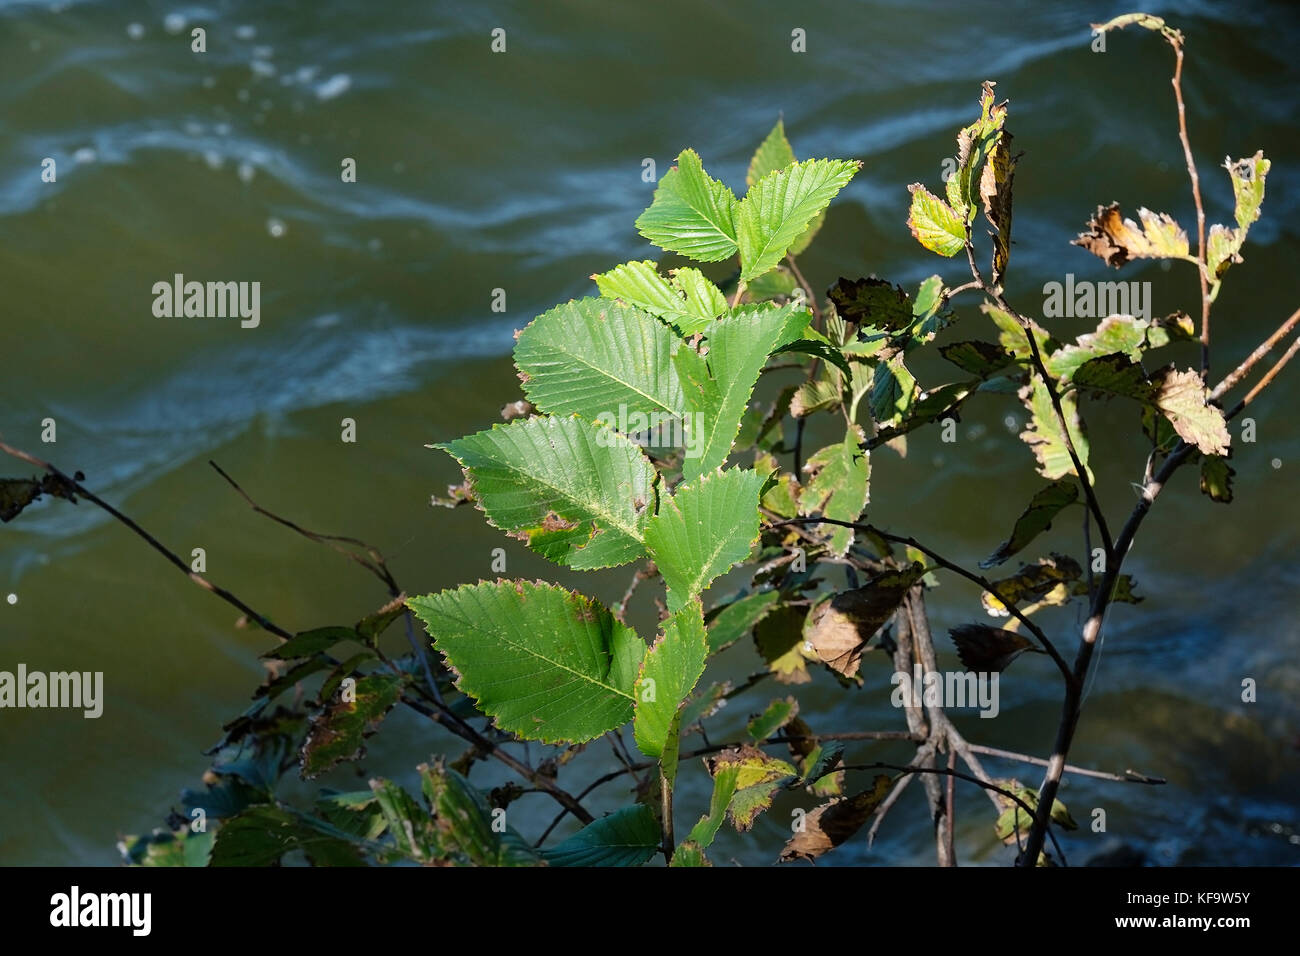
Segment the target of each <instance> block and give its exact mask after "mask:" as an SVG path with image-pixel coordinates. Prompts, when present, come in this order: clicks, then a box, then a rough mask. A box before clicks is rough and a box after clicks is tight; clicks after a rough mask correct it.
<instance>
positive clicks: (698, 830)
mask: <svg viewBox="0 0 1300 956" xmlns="http://www.w3.org/2000/svg"><path fill="white" fill-rule="evenodd" d="M739 778H740V768H739V767H737V766H724V767H722V768H721V769H720V770H719V771H718V772H717V773H716V774H715V775H714V777H713V796H712V797H711V798H710V799H709V812H708V813H707V814H706V815H705V816H702V817H700V822H699V823H697V824H695V826H693V827H691V832H690V835H689V836H687V838H686V839H687V841H688V842H690V843H694V844H695V845H696V846H699V847H700V848H702V849H707V848H708V847H709V846H710V845H712V843H713V838H714V837H716V836H717V835H718V830H719V829H720V828H721V827H722V822H723V820H725V819H726V816H727V807H729V806H730V805H731V798H732V796H734V795H735V793H736V781H737V780H738V779H739Z"/></svg>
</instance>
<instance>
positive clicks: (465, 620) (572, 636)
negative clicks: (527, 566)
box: [408, 581, 645, 743]
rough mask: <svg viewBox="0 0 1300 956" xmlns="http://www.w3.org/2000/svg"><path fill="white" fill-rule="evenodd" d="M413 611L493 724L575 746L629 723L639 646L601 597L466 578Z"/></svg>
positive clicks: (417, 601) (415, 604)
mask: <svg viewBox="0 0 1300 956" xmlns="http://www.w3.org/2000/svg"><path fill="white" fill-rule="evenodd" d="M408 603H409V605H410V607H411V610H412V611H414V612H415V614H416V616H417V617H419V618H420V620H422V621H423V622H424V624H425V627H426V628H428V631H429V634H430V635H432V637H433V639H434V647H436V648H437V649H438V650H439V651H441V652H442V654H443V655H444V656H445V657H446V658H447V661H448V663H449V664H450V665H451V667H452V668H453V669H454V670H455V672H456V674H457V681H456V686H457V687H458V688H460V690H461V691H462V692H463V693H466V694H468V695H470V696H471V697H473V698H474V699H475V700H476V701H477V702H478V706H479V709H481V710H482V711H483V712H484V713H485V714H489V715H490V716H492V717H495V718H496V723H497V726H499V727H500V728H501V729H502V730H505V731H507V732H509V733H514V734H518V735H519V736H520V737H523V738H525V739H527V740H541V741H545V742H547V743H561V742H567V743H582V742H584V741H587V740H591V739H592V738H594V737H599V736H600V735H601V734H603V733H605V732H606V731H609V730H613V729H614V728H616V727H621V726H622V725H623V724H625V723H627V722H628V721H629V720H631V719H632V701H633V697H632V685H633V683H634V682H635V680H636V675H637V670H638V668H639V667H640V665H641V658H642V656H643V655H644V654H645V643H644V642H643V641H642V640H641V639H640V638H639V637H638V636H637V634H636V632H635V631H634V630H632V629H631V628H629V627H627V626H626V625H625V624H623V623H622V622H621V621H619V620H618V619H617V618H615V617H614V616H613V615H612V614H610V613H609V611H608V610H606V609H605V608H604V607H603V606H602V605H601V604H600V603H599V602H597V601H595V600H592V599H591V598H586V597H583V596H582V595H580V594H575V593H573V592H571V591H567V590H565V589H564V588H562V587H559V586H558V585H553V584H541V583H539V584H532V583H529V582H527V581H498V582H496V583H494V584H492V583H488V582H482V583H479V584H466V585H463V586H462V587H459V588H457V589H455V590H454V591H442V592H440V593H438V594H430V595H428V596H426V597H420V598H412V599H411V600H410V601H409V602H408Z"/></svg>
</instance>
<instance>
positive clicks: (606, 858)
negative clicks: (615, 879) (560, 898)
mask: <svg viewBox="0 0 1300 956" xmlns="http://www.w3.org/2000/svg"><path fill="white" fill-rule="evenodd" d="M660 839H661V835H660V833H659V822H658V821H657V820H656V819H655V815H654V812H653V811H651V809H650V808H649V807H646V806H643V805H640V804H638V805H637V806H633V807H624V808H623V809H622V810H615V811H614V812H613V813H611V814H609V816H606V817H602V818H601V819H599V820H596V821H595V822H593V823H589V824H587V825H586V826H585V827H583V828H582V829H581V830H579V831H578V832H577V833H575V834H574V835H573V836H571V837H569V838H568V839H567V840H565V841H564V842H563V843H561V844H559V845H558V846H555V847H553V848H551V849H549V850H543V851H542V856H543V857H545V859H546V861H547V862H548V863H550V865H551V866H640V865H641V864H642V863H645V862H646V861H647V860H649V859H650V857H652V856H654V855H655V852H656V851H657V850H658V849H659V843H660Z"/></svg>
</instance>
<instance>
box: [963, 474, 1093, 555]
mask: <svg viewBox="0 0 1300 956" xmlns="http://www.w3.org/2000/svg"><path fill="white" fill-rule="evenodd" d="M1078 500H1079V488H1078V486H1077V485H1075V483H1074V482H1073V481H1070V480H1069V479H1063V480H1061V481H1054V482H1052V484H1050V485H1048V486H1047V487H1046V488H1044V489H1042V490H1041V491H1039V492H1038V493H1037V494H1035V495H1034V497H1033V498H1031V499H1030V501H1029V507H1028V508H1026V509H1025V511H1024V513H1023V514H1022V515H1021V516H1020V517H1019V518H1017V519H1016V523H1015V526H1014V527H1013V528H1012V529H1011V537H1009V538H1007V540H1005V541H1003V542H1002V543H1001V544H1000V545H998V547H997V550H996V551H994V552H993V553H992V554H990V555H989V556H988V557H987V558H985V559H984V560H983V561H981V562H980V567H981V568H992V567H995V566H996V565H999V564H1002V563H1003V562H1004V561H1006V560H1007V559H1008V558H1009V557H1011V556H1012V555H1013V554H1016V553H1017V552H1018V551H1021V550H1022V549H1023V548H1024V547H1025V545H1027V544H1029V542H1030V541H1033V540H1034V538H1036V537H1038V536H1039V535H1040V534H1042V533H1043V532H1044V531H1046V530H1047V529H1048V528H1050V527H1051V526H1052V519H1053V518H1055V517H1056V516H1057V515H1058V514H1060V513H1061V509H1063V508H1065V507H1067V506H1068V505H1071V504H1073V503H1074V502H1076V501H1078Z"/></svg>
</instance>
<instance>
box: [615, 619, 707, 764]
mask: <svg viewBox="0 0 1300 956" xmlns="http://www.w3.org/2000/svg"><path fill="white" fill-rule="evenodd" d="M708 656H709V644H708V640H707V638H706V637H705V633H704V609H703V608H702V607H701V606H700V602H699V599H698V598H697V599H695V600H693V601H691V602H690V603H688V604H687V605H685V606H684V607H683V608H682V609H681V610H680V611H678V612H677V613H676V614H674V615H673V616H672V617H670V618H669V619H668V620H667V621H666V622H665V623H664V629H663V633H662V634H661V635H660V637H659V639H658V640H656V641H655V642H654V644H653V645H651V647H650V650H649V651H647V652H646V655H645V658H644V659H643V660H642V661H641V671H640V673H639V674H638V675H637V679H636V684H635V685H634V687H633V694H634V696H635V697H636V714H635V718H634V721H633V725H632V729H633V735H634V736H635V738H636V745H637V747H638V748H640V750H641V752H642V753H643V754H645V755H646V756H647V757H655V758H658V757H661V756H663V754H664V747H665V746H666V745H667V743H668V741H669V737H670V731H671V729H672V723H673V719H674V718H675V717H676V716H677V712H678V710H679V709H680V708H681V704H682V702H683V701H684V700H685V699H686V698H687V697H688V696H689V695H690V693H691V691H692V690H694V689H695V684H696V683H697V682H698V681H699V679H700V675H701V674H703V673H704V662H705V660H707V659H708Z"/></svg>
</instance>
